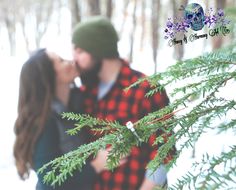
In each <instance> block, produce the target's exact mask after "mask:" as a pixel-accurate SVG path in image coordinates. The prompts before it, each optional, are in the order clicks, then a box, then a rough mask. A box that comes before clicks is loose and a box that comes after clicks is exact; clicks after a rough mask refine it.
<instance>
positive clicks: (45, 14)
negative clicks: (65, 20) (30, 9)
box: [35, 1, 53, 48]
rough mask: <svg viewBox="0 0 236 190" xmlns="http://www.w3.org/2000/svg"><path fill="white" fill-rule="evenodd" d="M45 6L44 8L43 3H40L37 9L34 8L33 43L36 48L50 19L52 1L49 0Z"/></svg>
mask: <svg viewBox="0 0 236 190" xmlns="http://www.w3.org/2000/svg"><path fill="white" fill-rule="evenodd" d="M46 5H47V7H46V8H45V4H44V5H42V4H40V5H39V6H38V9H37V10H36V13H35V14H36V15H35V18H36V36H35V44H36V48H39V47H40V42H41V39H42V37H43V35H44V34H45V32H46V31H47V28H48V23H49V21H50V15H51V13H52V10H53V1H50V2H49V3H48V4H46Z"/></svg>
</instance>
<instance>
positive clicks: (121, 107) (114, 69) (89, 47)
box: [72, 16, 169, 190]
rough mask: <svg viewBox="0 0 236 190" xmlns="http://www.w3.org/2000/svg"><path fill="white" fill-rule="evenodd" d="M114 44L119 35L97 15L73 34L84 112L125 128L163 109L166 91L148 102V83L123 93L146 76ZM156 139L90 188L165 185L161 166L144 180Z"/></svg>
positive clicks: (109, 189)
mask: <svg viewBox="0 0 236 190" xmlns="http://www.w3.org/2000/svg"><path fill="white" fill-rule="evenodd" d="M117 42H118V35H117V33H116V31H115V29H114V27H113V25H112V24H111V22H110V21H109V20H108V19H106V18H103V17H100V16H98V17H94V18H91V19H89V20H87V21H86V22H83V23H79V24H78V25H77V26H76V28H75V30H74V32H73V36H72V43H73V44H74V60H75V62H76V64H77V67H78V70H79V72H80V78H81V81H82V84H83V88H81V91H82V93H83V95H84V100H83V107H84V111H85V113H86V114H90V115H92V116H93V117H97V118H101V119H108V120H111V121H114V120H117V121H119V122H120V123H122V124H125V123H126V122H128V121H132V122H135V121H137V120H139V119H141V118H142V117H143V116H145V115H146V114H148V113H150V112H153V111H156V110H158V109H160V108H163V107H164V106H166V105H167V104H168V103H169V99H168V97H167V95H166V93H165V92H164V91H163V92H161V93H156V94H155V95H153V96H152V97H150V98H146V97H145V94H146V93H147V92H148V91H149V90H150V87H149V85H148V83H147V82H146V83H142V84H141V85H139V86H138V87H134V88H132V89H131V90H129V91H128V92H127V93H125V92H124V88H125V87H128V86H129V85H131V84H133V83H134V82H135V81H137V80H138V79H139V78H141V77H144V74H142V73H140V72H138V71H135V70H132V69H131V68H130V67H129V65H128V63H127V62H125V61H124V60H123V59H121V58H120V57H119V53H118V50H117ZM91 133H92V132H91ZM92 135H93V139H92V140H96V139H97V138H99V136H98V135H95V134H92ZM154 139H155V138H150V141H149V143H146V144H144V145H143V146H141V147H134V148H133V149H132V151H131V154H130V156H129V157H128V158H127V162H126V163H125V164H123V165H121V166H119V167H118V168H116V169H115V170H114V171H113V172H111V171H104V172H102V173H101V174H99V177H98V178H97V179H96V182H95V185H94V189H95V190H100V189H102V190H105V189H107V190H114V189H115V190H121V189H122V190H137V189H145V190H148V189H152V188H153V187H154V185H156V184H158V183H160V184H158V185H161V186H162V185H164V183H165V182H166V172H165V170H164V169H163V168H162V169H161V168H159V170H157V171H156V172H155V173H154V175H157V176H159V178H158V180H159V181H158V180H157V181H155V180H152V179H153V178H154V177H153V178H149V175H147V173H146V177H145V172H146V169H145V167H146V164H147V163H148V161H150V159H152V158H153V157H154V156H155V154H156V151H155V150H154V148H153V147H152V143H153V141H154ZM160 178H161V179H160ZM156 179H157V178H156Z"/></svg>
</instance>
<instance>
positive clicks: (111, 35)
mask: <svg viewBox="0 0 236 190" xmlns="http://www.w3.org/2000/svg"><path fill="white" fill-rule="evenodd" d="M118 40H119V38H118V35H117V32H116V30H115V28H114V26H113V25H112V23H111V22H110V20H108V19H107V18H105V17H102V16H95V17H91V18H90V19H89V20H87V21H85V22H82V23H79V24H77V25H76V27H75V29H74V32H73V34H72V43H73V44H74V45H75V47H79V48H81V49H83V50H85V51H87V52H89V53H90V54H92V55H93V56H94V57H95V58H98V59H103V58H118V57H119V53H118V49H117V42H118Z"/></svg>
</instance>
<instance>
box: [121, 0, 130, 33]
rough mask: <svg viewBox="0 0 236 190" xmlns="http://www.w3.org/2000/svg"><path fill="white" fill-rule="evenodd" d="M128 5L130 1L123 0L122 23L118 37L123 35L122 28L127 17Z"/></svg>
mask: <svg viewBox="0 0 236 190" xmlns="http://www.w3.org/2000/svg"><path fill="white" fill-rule="evenodd" d="M129 3H130V1H129V0H125V2H124V8H123V21H122V24H121V28H120V32H119V33H120V37H121V35H122V33H123V30H124V26H125V21H126V18H127V16H128V6H129Z"/></svg>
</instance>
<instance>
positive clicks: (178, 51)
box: [172, 0, 188, 60]
mask: <svg viewBox="0 0 236 190" xmlns="http://www.w3.org/2000/svg"><path fill="white" fill-rule="evenodd" d="M187 3H188V0H182V1H181V2H180V4H179V3H178V2H176V1H172V9H173V18H175V17H177V18H180V17H183V12H182V11H179V7H180V6H181V5H183V6H184V7H186V5H187ZM175 37H176V39H183V37H184V32H179V33H178V34H177V35H176V36H175ZM183 56H184V45H180V44H178V45H176V46H175V47H174V57H175V58H176V59H177V60H182V58H183Z"/></svg>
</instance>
